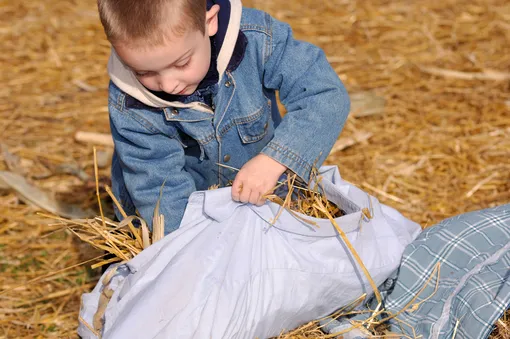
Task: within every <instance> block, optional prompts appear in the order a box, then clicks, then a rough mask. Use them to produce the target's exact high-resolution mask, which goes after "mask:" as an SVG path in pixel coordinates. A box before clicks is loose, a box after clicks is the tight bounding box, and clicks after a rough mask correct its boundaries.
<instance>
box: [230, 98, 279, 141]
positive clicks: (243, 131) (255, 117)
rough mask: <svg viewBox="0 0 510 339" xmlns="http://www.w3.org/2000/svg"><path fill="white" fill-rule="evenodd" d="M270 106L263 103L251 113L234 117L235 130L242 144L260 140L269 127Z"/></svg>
mask: <svg viewBox="0 0 510 339" xmlns="http://www.w3.org/2000/svg"><path fill="white" fill-rule="evenodd" d="M270 113H271V106H270V105H264V106H262V107H261V108H260V109H258V110H256V111H255V112H254V113H253V114H250V115H248V116H246V117H242V118H236V119H234V124H235V125H236V128H237V132H238V133H239V137H240V138H241V141H242V142H243V144H249V143H253V142H256V141H259V140H262V139H263V138H264V137H265V136H266V134H267V132H268V130H269V127H270V119H269V117H270Z"/></svg>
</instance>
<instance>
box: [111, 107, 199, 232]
mask: <svg viewBox="0 0 510 339" xmlns="http://www.w3.org/2000/svg"><path fill="white" fill-rule="evenodd" d="M132 115H133V114H130V113H126V112H120V111H118V110H117V109H116V108H114V107H110V126H111V132H112V136H113V139H114V142H115V151H116V153H117V156H118V161H119V162H120V168H121V174H120V175H122V176H123V180H124V182H125V187H126V190H127V192H128V194H129V196H130V198H131V200H132V202H133V204H134V206H135V208H136V209H137V210H138V212H139V214H140V216H141V217H142V219H144V220H145V221H146V222H147V224H148V225H152V217H153V214H154V208H155V207H156V203H157V201H158V199H159V195H160V194H159V193H160V189H161V186H162V185H163V183H165V185H164V188H163V194H162V198H161V204H160V213H161V214H163V215H164V217H165V235H166V234H168V233H170V232H172V231H174V230H176V229H177V228H179V225H180V222H181V219H182V217H183V215H184V210H185V209H186V205H187V203H188V198H189V196H190V195H191V193H193V192H194V191H195V190H196V188H195V182H194V181H193V178H192V177H191V175H190V174H189V173H187V172H186V171H185V170H184V164H185V157H184V149H183V147H182V145H181V144H180V142H179V140H178V139H176V138H170V137H168V136H167V135H165V134H163V133H161V132H160V131H158V130H157V129H156V128H155V127H154V126H152V125H151V124H150V123H149V122H147V121H144V120H143V118H142V117H137V119H135V118H133V116H132Z"/></svg>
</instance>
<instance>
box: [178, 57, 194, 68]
mask: <svg viewBox="0 0 510 339" xmlns="http://www.w3.org/2000/svg"><path fill="white" fill-rule="evenodd" d="M190 61H191V58H189V59H188V61H186V63H185V64H182V65H175V68H179V69H182V68H186V67H188V66H189V63H190Z"/></svg>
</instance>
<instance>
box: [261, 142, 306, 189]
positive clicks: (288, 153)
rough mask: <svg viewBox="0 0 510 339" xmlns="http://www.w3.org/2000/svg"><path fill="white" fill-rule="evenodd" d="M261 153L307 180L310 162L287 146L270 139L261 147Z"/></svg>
mask: <svg viewBox="0 0 510 339" xmlns="http://www.w3.org/2000/svg"><path fill="white" fill-rule="evenodd" d="M261 153H263V154H265V155H267V156H268V157H271V158H272V159H274V160H276V161H278V162H279V163H280V164H282V165H283V166H285V167H287V168H288V169H289V170H291V171H292V172H294V173H296V174H297V175H298V177H300V178H301V179H302V180H304V181H305V182H308V181H309V179H310V172H311V170H312V164H311V163H309V162H308V161H306V160H305V159H303V158H302V157H300V156H299V155H298V154H297V153H296V152H294V151H293V150H291V149H289V148H288V147H285V146H282V145H279V144H278V143H277V142H275V141H274V140H272V141H270V142H269V143H268V144H267V145H266V146H265V147H264V148H263V149H262V152H261Z"/></svg>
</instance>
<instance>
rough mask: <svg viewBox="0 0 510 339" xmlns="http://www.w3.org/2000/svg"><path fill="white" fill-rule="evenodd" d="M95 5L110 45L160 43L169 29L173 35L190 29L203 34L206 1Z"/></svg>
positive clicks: (122, 0)
mask: <svg viewBox="0 0 510 339" xmlns="http://www.w3.org/2000/svg"><path fill="white" fill-rule="evenodd" d="M97 5H98V8H99V17H100V18H101V23H102V24H103V27H104V30H105V33H106V37H107V38H108V40H109V41H110V42H111V43H112V44H115V43H126V44H131V45H141V44H143V45H150V46H156V45H160V44H162V43H163V42H165V41H166V39H167V38H168V36H167V35H168V28H169V29H170V30H171V32H172V33H173V34H176V35H182V34H184V33H185V32H187V31H188V29H189V28H194V29H197V30H199V31H200V32H202V34H205V13H206V10H207V9H206V0H97Z"/></svg>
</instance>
